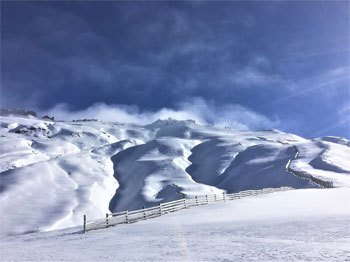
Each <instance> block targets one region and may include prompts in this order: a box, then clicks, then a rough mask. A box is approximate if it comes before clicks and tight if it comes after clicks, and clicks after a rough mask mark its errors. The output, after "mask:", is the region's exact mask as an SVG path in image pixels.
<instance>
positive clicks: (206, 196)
mask: <svg viewBox="0 0 350 262" xmlns="http://www.w3.org/2000/svg"><path fill="white" fill-rule="evenodd" d="M205 198H206V199H207V204H209V199H208V195H205Z"/></svg>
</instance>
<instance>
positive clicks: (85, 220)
mask: <svg viewBox="0 0 350 262" xmlns="http://www.w3.org/2000/svg"><path fill="white" fill-rule="evenodd" d="M83 228H84V229H83V231H84V234H85V233H86V215H84V227H83Z"/></svg>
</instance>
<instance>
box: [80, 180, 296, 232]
mask: <svg viewBox="0 0 350 262" xmlns="http://www.w3.org/2000/svg"><path fill="white" fill-rule="evenodd" d="M292 189H294V188H292V187H278V188H264V189H259V190H245V191H241V192H238V193H232V194H214V195H205V196H200V197H199V196H195V197H194V198H183V199H178V200H174V201H170V202H166V203H160V204H159V205H158V206H153V207H149V208H145V207H143V208H142V209H138V210H133V211H128V210H125V211H122V212H117V213H112V214H106V217H105V218H101V219H96V220H86V215H84V218H83V221H84V223H83V232H84V233H86V232H88V231H91V230H97V229H102V228H108V227H112V226H116V225H122V224H130V223H135V222H138V221H141V220H146V219H150V218H154V217H159V216H162V215H165V214H168V213H171V212H175V211H178V210H182V209H187V208H190V207H193V206H200V205H207V204H212V203H217V202H226V201H231V200H236V199H241V198H244V197H249V196H256V195H262V194H268V193H273V192H277V191H286V190H292Z"/></svg>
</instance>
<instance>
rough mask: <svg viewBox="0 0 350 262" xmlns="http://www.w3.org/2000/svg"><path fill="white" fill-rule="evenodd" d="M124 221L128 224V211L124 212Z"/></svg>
mask: <svg viewBox="0 0 350 262" xmlns="http://www.w3.org/2000/svg"><path fill="white" fill-rule="evenodd" d="M125 220H126V223H127V224H129V217H128V210H126V211H125Z"/></svg>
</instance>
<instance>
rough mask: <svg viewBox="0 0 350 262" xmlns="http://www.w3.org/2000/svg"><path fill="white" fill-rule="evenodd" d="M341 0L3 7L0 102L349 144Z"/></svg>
mask: <svg viewBox="0 0 350 262" xmlns="http://www.w3.org/2000/svg"><path fill="white" fill-rule="evenodd" d="M349 9H350V7H349V2H348V1H246V2H243V1H232V2H226V1H223V2H215V1H208V2H197V1H194V2H181V1H172V2H161V1H151V2H142V1H141V2H140V1H135V2H111V1H109V2H103V1H102V2H97V1H86V2H85V1H77V2H72V1H57V2H49V3H46V2H42V1H38V2H35V1H30V2H29V1H28V2H26V1H23V2H20V1H15V2H1V106H2V107H8V108H13V107H21V108H23V107H25V108H32V109H35V110H38V111H40V112H50V113H53V114H57V115H58V116H61V117H62V118H69V117H70V116H83V115H87V116H94V113H95V115H97V116H99V117H100V118H105V119H106V120H113V119H115V120H119V121H121V120H123V121H124V120H125V121H127V120H128V119H130V120H131V121H135V122H139V121H141V120H142V119H145V118H147V119H146V120H148V119H149V120H151V119H153V118H156V117H167V116H173V117H177V118H187V117H192V118H195V119H196V120H199V121H200V122H209V123H215V124H220V125H230V126H231V127H232V128H250V129H265V128H278V129H280V130H283V131H286V132H292V133H296V134H299V135H302V136H305V137H314V136H322V135H336V136H342V137H346V138H350V130H349V129H350V107H349V103H350V95H349V92H350V91H349V88H350V87H349V82H350V80H349V70H350V65H349V63H350V62H349V57H350V51H349V39H350V34H349V31H350V29H349Z"/></svg>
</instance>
